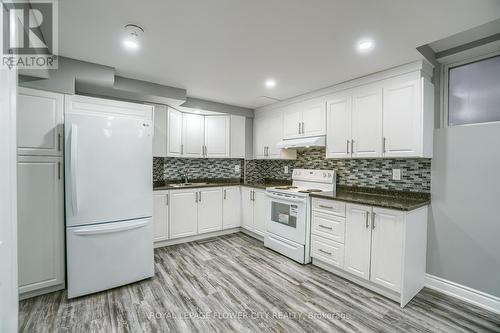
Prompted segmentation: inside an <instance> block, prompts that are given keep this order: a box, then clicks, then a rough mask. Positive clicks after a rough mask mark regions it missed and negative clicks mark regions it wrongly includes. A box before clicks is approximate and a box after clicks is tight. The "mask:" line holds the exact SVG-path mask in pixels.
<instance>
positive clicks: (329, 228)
mask: <svg viewBox="0 0 500 333" xmlns="http://www.w3.org/2000/svg"><path fill="white" fill-rule="evenodd" d="M318 227H321V228H325V229H328V230H333V228H332V227H327V226H326V225H322V224H319V225H318Z"/></svg>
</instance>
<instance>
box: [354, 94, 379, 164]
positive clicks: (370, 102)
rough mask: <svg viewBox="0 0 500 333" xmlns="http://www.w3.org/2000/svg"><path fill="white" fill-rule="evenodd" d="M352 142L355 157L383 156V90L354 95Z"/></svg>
mask: <svg viewBox="0 0 500 333" xmlns="http://www.w3.org/2000/svg"><path fill="white" fill-rule="evenodd" d="M352 140H354V149H353V154H352V156H353V157H381V156H382V89H374V90H368V91H363V92H360V93H358V94H355V95H354V97H353V107H352Z"/></svg>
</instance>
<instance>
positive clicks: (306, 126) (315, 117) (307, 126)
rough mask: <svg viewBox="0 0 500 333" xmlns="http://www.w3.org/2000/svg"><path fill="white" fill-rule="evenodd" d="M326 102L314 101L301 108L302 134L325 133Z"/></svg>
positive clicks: (315, 134) (314, 134) (316, 134)
mask: <svg viewBox="0 0 500 333" xmlns="http://www.w3.org/2000/svg"><path fill="white" fill-rule="evenodd" d="M325 105H326V103H325V102H315V103H313V104H311V105H307V106H305V107H304V109H303V110H302V129H301V130H302V136H318V135H325V134H326V108H325Z"/></svg>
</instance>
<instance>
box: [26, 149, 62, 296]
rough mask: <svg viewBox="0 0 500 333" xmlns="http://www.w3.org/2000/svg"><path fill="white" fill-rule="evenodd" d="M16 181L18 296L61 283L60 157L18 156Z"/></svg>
mask: <svg viewBox="0 0 500 333" xmlns="http://www.w3.org/2000/svg"><path fill="white" fill-rule="evenodd" d="M17 169H18V170H17V179H18V199H17V204H18V213H17V214H18V256H19V257H18V265H19V292H20V293H25V292H29V291H33V290H37V289H41V288H46V287H51V286H56V285H59V284H61V283H63V282H64V217H63V214H64V198H63V188H64V180H63V172H64V169H63V166H62V157H56V156H54V157H50V156H20V157H19V158H18V164H17Z"/></svg>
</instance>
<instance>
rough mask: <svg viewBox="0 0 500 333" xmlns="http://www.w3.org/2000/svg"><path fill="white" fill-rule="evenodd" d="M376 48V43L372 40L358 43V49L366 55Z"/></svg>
mask: <svg viewBox="0 0 500 333" xmlns="http://www.w3.org/2000/svg"><path fill="white" fill-rule="evenodd" d="M374 47H375V42H374V41H373V40H371V39H363V40H361V41H359V42H358V45H357V49H358V52H360V53H366V52H370V51H371V50H373V48H374Z"/></svg>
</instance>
